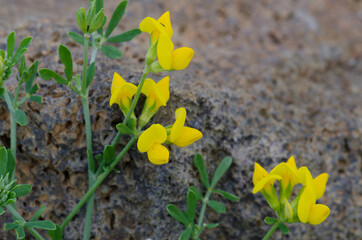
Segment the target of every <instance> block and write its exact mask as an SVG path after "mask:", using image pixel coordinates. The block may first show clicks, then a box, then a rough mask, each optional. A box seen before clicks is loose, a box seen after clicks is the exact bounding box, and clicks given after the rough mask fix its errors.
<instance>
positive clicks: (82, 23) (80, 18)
mask: <svg viewBox="0 0 362 240" xmlns="http://www.w3.org/2000/svg"><path fill="white" fill-rule="evenodd" d="M77 23H78V26H79V28H80V29H81V30H82V32H83V33H87V30H88V27H87V21H86V13H85V9H84V8H79V9H78V11H77Z"/></svg>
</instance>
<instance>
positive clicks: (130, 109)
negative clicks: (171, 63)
mask: <svg viewBox="0 0 362 240" xmlns="http://www.w3.org/2000/svg"><path fill="white" fill-rule="evenodd" d="M148 72H149V70H148V66H147V65H146V66H145V68H144V69H143V74H142V77H141V81H140V84H139V85H138V88H137V92H136V94H135V96H134V98H133V101H132V103H131V106H130V108H129V110H128V113H127V115H126V117H125V118H124V120H123V124H126V123H127V122H128V120H129V118H130V117H131V115H132V113H133V111H134V109H135V107H136V105H137V102H138V99H139V97H140V95H141V90H142V87H143V84H144V83H145V80H146V77H147V74H148ZM121 136H122V134H121V133H120V132H117V135H116V137H115V138H114V139H113V141H112V146H113V147H115V146H116V144H117V143H118V141H119V139H120V138H121Z"/></svg>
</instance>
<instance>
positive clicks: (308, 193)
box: [297, 186, 316, 223]
mask: <svg viewBox="0 0 362 240" xmlns="http://www.w3.org/2000/svg"><path fill="white" fill-rule="evenodd" d="M315 201H316V199H315V194H314V193H313V191H312V189H311V187H310V186H307V187H305V189H304V190H303V193H302V195H301V196H300V199H299V202H298V210H297V212H298V218H299V220H300V221H301V222H302V223H306V222H307V221H308V219H309V215H310V211H311V208H312V206H313V205H314V204H315Z"/></svg>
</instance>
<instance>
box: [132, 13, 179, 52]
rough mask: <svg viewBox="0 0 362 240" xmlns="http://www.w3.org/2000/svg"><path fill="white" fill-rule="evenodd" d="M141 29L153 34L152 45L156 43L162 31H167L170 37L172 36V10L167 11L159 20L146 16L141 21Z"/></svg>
mask: <svg viewBox="0 0 362 240" xmlns="http://www.w3.org/2000/svg"><path fill="white" fill-rule="evenodd" d="M139 27H140V30H141V31H142V32H148V33H149V34H151V41H152V45H154V44H155V43H156V42H157V41H158V39H159V37H160V34H161V33H165V34H166V35H167V37H168V38H169V39H171V38H172V35H173V30H172V25H171V20H170V12H168V11H167V12H165V13H164V14H163V15H162V16H161V17H160V18H159V19H158V20H156V19H154V18H151V17H146V18H145V19H143V21H142V22H141V23H140V26H139Z"/></svg>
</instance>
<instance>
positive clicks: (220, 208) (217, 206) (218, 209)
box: [207, 200, 226, 213]
mask: <svg viewBox="0 0 362 240" xmlns="http://www.w3.org/2000/svg"><path fill="white" fill-rule="evenodd" d="M207 204H208V205H209V206H210V207H211V208H212V209H214V211H215V212H217V213H225V212H226V207H225V206H224V204H222V203H221V202H218V201H214V200H209V201H208V203H207Z"/></svg>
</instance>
